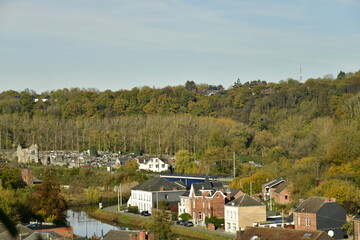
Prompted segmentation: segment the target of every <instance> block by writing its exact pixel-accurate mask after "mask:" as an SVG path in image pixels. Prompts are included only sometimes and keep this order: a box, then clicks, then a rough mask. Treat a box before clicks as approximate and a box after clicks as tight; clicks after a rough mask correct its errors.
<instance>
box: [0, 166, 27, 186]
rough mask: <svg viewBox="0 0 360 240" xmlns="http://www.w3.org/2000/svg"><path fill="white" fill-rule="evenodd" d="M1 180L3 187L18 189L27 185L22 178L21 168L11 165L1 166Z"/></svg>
mask: <svg viewBox="0 0 360 240" xmlns="http://www.w3.org/2000/svg"><path fill="white" fill-rule="evenodd" d="M0 181H1V183H2V187H3V188H6V189H18V188H23V187H25V185H26V184H25V182H24V181H23V180H22V178H21V172H20V169H18V168H15V167H11V166H9V165H5V166H1V167H0Z"/></svg>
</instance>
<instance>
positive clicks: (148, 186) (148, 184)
mask: <svg viewBox="0 0 360 240" xmlns="http://www.w3.org/2000/svg"><path fill="white" fill-rule="evenodd" d="M160 187H163V188H164V190H165V191H171V190H173V189H174V188H176V189H178V190H186V187H185V186H184V184H180V183H177V182H171V181H168V180H166V179H164V178H160V177H153V178H150V179H148V180H146V181H145V182H143V183H141V184H139V185H137V186H136V187H133V188H132V190H142V191H149V192H152V191H159V190H160Z"/></svg>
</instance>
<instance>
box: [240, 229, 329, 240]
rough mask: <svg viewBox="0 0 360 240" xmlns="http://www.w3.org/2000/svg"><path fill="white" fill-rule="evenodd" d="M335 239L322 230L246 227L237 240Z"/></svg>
mask: <svg viewBox="0 0 360 240" xmlns="http://www.w3.org/2000/svg"><path fill="white" fill-rule="evenodd" d="M253 239H261V240H262V239H266V240H290V239H291V240H316V239H321V240H333V238H331V237H329V236H328V235H327V234H326V233H324V232H322V231H309V230H295V229H285V228H264V227H246V229H245V232H244V233H243V234H242V236H241V237H240V238H238V239H237V240H253Z"/></svg>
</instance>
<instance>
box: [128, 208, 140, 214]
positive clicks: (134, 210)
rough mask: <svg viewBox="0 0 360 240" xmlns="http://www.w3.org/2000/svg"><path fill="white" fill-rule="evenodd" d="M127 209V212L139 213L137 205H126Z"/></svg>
mask: <svg viewBox="0 0 360 240" xmlns="http://www.w3.org/2000/svg"><path fill="white" fill-rule="evenodd" d="M128 211H129V213H136V214H138V213H139V208H138V206H129V207H128Z"/></svg>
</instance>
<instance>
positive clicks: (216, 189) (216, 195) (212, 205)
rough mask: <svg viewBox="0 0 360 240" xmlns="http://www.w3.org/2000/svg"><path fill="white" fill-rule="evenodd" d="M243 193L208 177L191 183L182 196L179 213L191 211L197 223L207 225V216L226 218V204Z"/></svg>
mask: <svg viewBox="0 0 360 240" xmlns="http://www.w3.org/2000/svg"><path fill="white" fill-rule="evenodd" d="M242 194H243V193H242V192H241V191H240V190H238V189H230V188H225V187H224V186H223V184H222V183H221V182H219V181H210V180H209V178H208V177H206V178H205V181H204V182H199V183H193V184H191V188H190V190H189V191H187V192H186V193H184V194H183V195H181V196H180V203H179V215H180V214H182V213H189V214H190V215H191V216H192V219H193V221H194V222H195V224H199V225H205V218H206V217H208V218H209V217H212V216H216V217H217V218H221V219H222V218H224V208H225V204H226V203H227V202H229V201H231V200H233V199H235V198H237V197H239V196H240V195H242Z"/></svg>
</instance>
